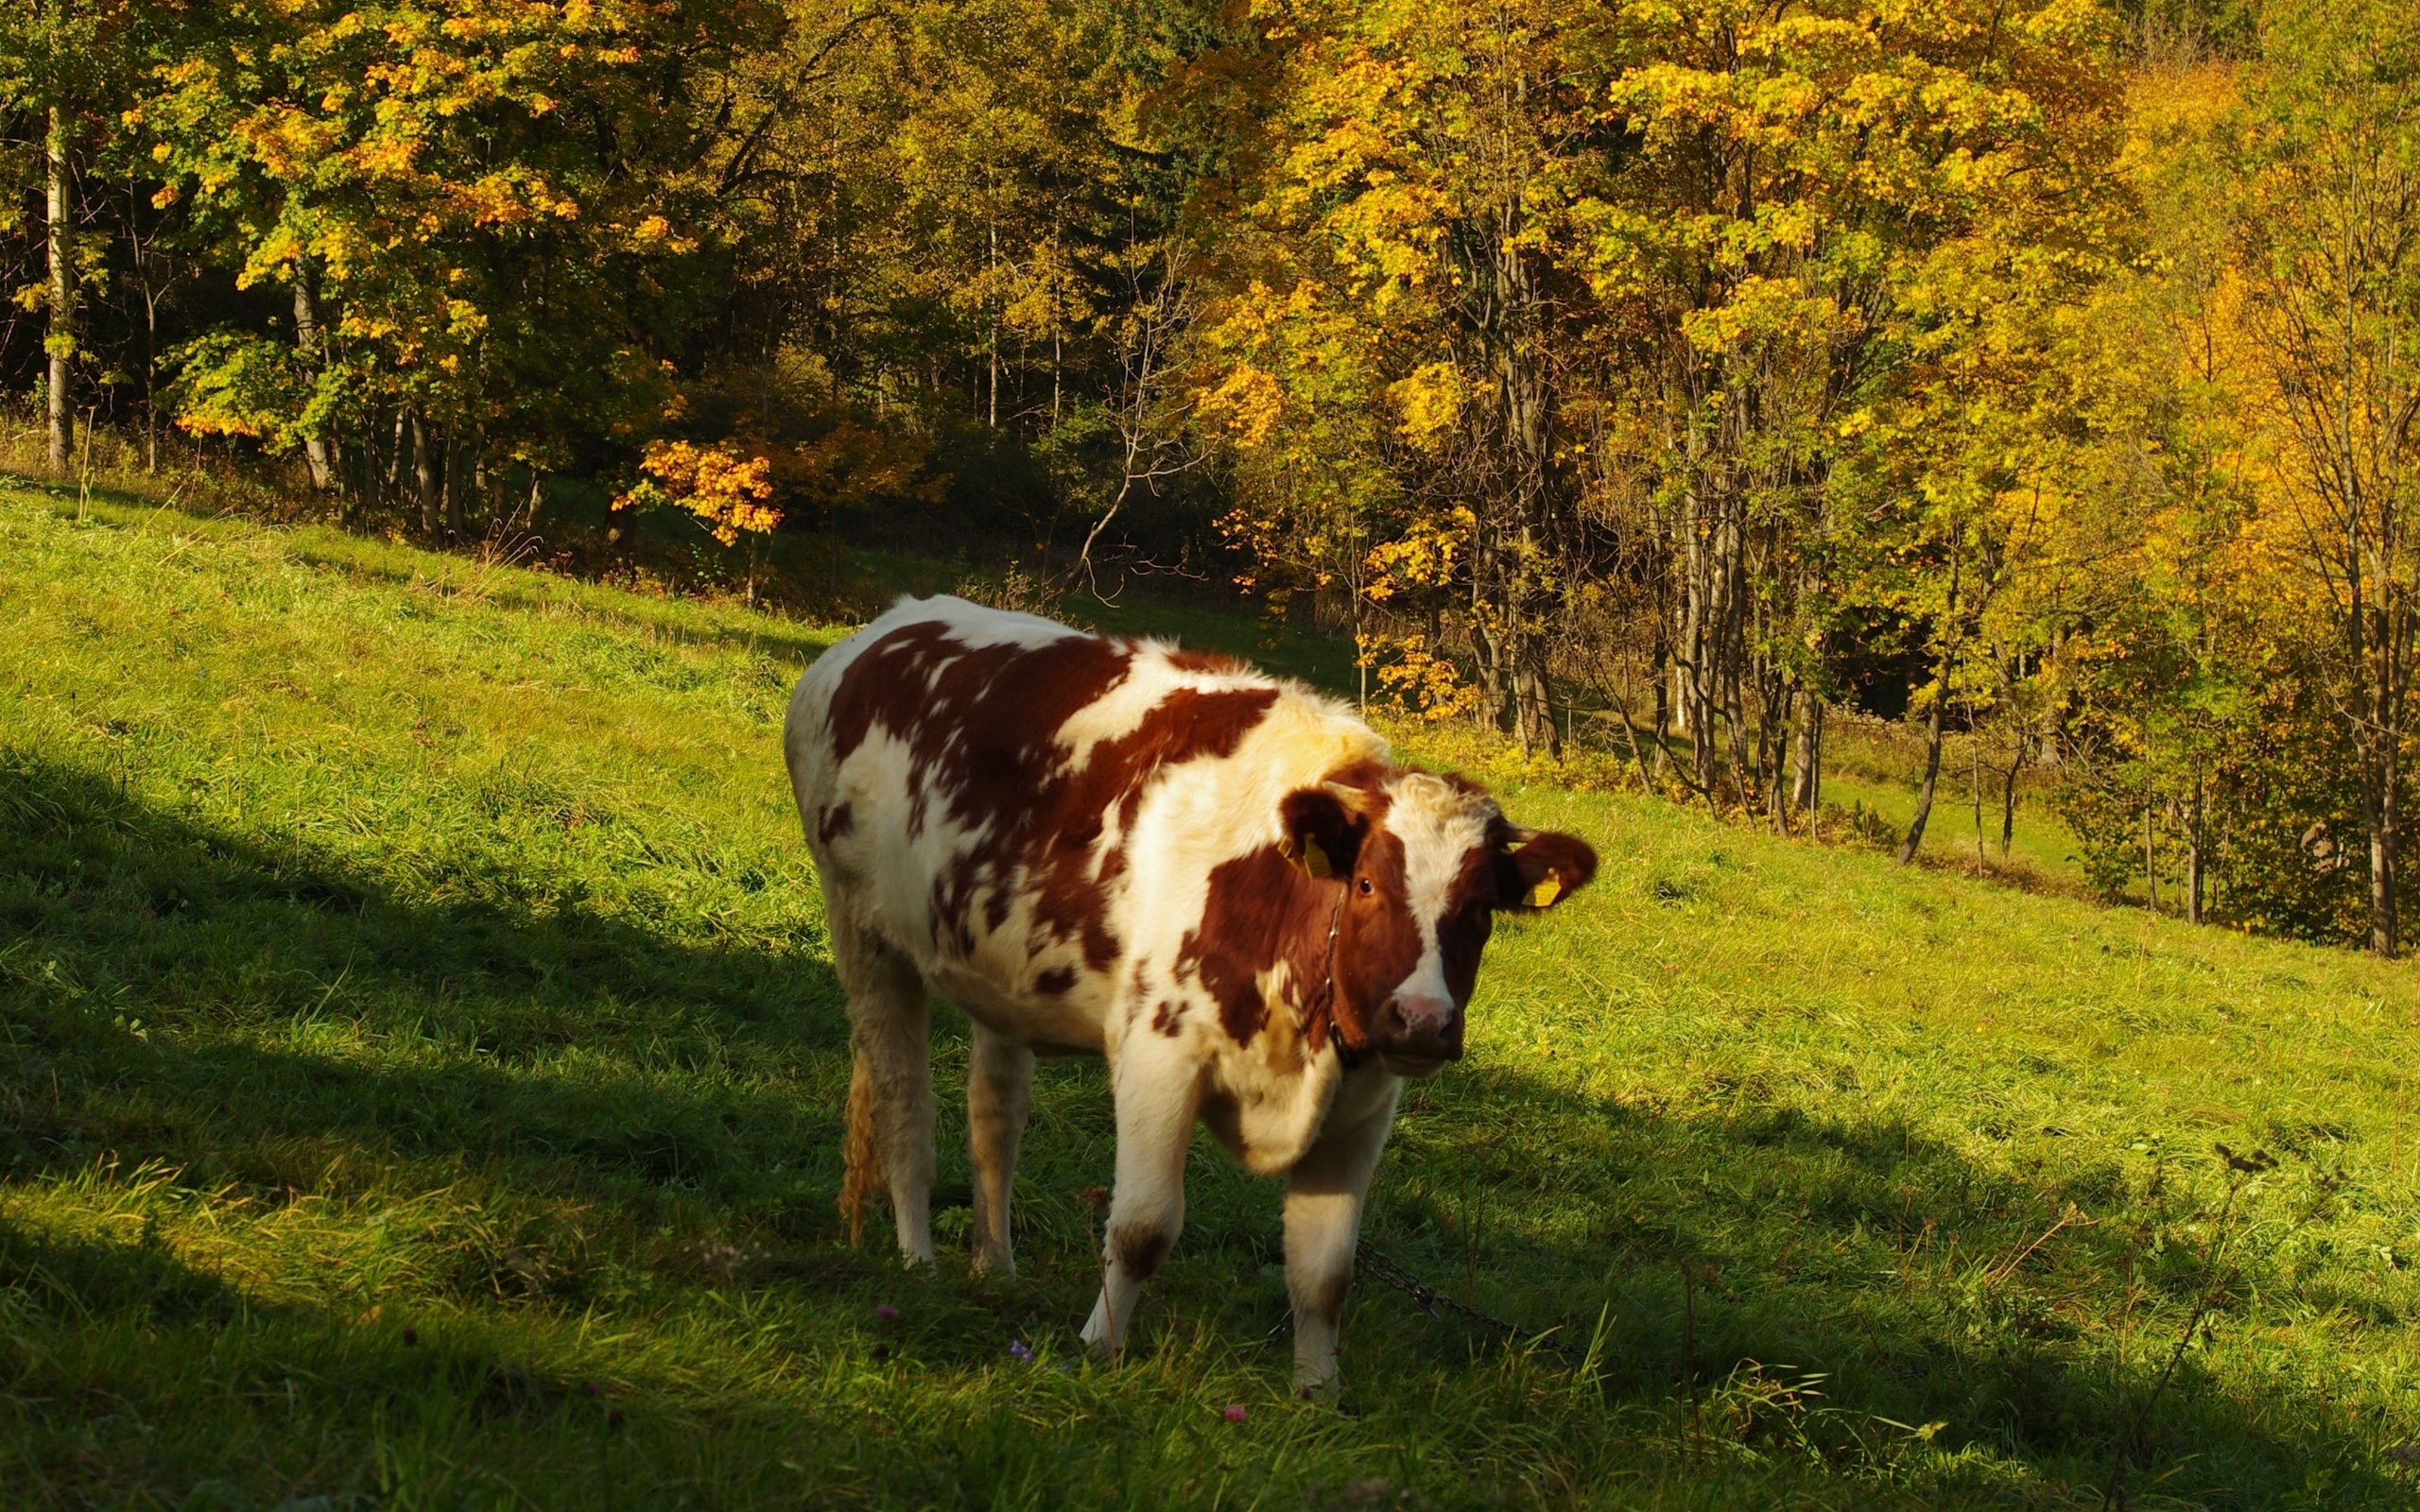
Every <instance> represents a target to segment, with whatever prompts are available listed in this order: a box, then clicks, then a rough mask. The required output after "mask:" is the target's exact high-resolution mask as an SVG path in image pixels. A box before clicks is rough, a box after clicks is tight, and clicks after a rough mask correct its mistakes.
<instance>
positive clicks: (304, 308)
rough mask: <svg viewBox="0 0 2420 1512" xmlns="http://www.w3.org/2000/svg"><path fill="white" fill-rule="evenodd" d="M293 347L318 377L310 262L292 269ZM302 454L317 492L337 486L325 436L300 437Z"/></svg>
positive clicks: (304, 366)
mask: <svg viewBox="0 0 2420 1512" xmlns="http://www.w3.org/2000/svg"><path fill="white" fill-rule="evenodd" d="M294 351H295V354H296V355H298V356H300V357H301V358H302V370H303V371H304V372H306V373H308V374H310V375H311V376H312V377H313V378H317V377H318V376H319V372H320V309H319V304H318V301H316V300H315V299H314V298H313V297H312V293H311V265H310V264H309V263H308V262H307V261H304V262H302V263H299V264H297V265H296V266H295V269H294ZM302 458H303V460H304V461H305V462H307V463H308V464H309V465H310V468H311V487H312V489H313V490H315V491H317V492H320V493H325V492H327V491H328V490H330V489H332V488H334V487H336V482H337V472H336V467H335V465H334V464H333V463H332V462H331V461H330V460H329V457H328V442H327V438H325V437H321V436H305V437H304V438H302Z"/></svg>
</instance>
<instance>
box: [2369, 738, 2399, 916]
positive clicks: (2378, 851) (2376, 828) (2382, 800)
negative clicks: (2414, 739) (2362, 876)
mask: <svg viewBox="0 0 2420 1512" xmlns="http://www.w3.org/2000/svg"><path fill="white" fill-rule="evenodd" d="M2378 744H2379V745H2381V746H2382V745H2384V742H2379V743H2378ZM2394 768H2395V761H2394V753H2393V752H2392V751H2387V750H2380V751H2374V752H2373V754H2372V756H2371V765H2370V771H2369V773H2368V774H2367V779H2368V780H2367V781H2366V782H2364V783H2363V784H2362V785H2363V786H2364V787H2365V788H2367V789H2368V791H2367V792H2365V793H2363V794H2362V805H2361V806H2362V807H2363V808H2364V809H2365V810H2367V812H2366V813H2365V814H2364V815H2363V816H2362V817H2363V818H2364V819H2366V820H2367V821H2368V827H2369V832H2370V949H2371V951H2372V952H2373V953H2375V954H2378V955H2382V956H2385V957H2387V958H2389V959H2392V958H2393V957H2394V954H2395V952H2396V951H2397V950H2398V949H2399V948H2400V947H2401V944H2402V942H2401V940H2400V939H2398V938H2397V937H2396V936H2397V934H2398V931H2397V928H2396V925H2397V922H2398V920H2397V919H2396V918H2395V912H2396V911H2395V902H2396V900H2395V889H2394V871H2395V860H2396V857H2395V843H2394V842H2395V833H2394V821H2395V808H2396V804H2395V800H2394V788H2395V776H2396V773H2395V769H2394Z"/></svg>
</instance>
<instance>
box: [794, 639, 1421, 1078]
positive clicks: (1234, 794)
mask: <svg viewBox="0 0 2420 1512" xmlns="http://www.w3.org/2000/svg"><path fill="white" fill-rule="evenodd" d="M784 744H785V751H786V755H787V760H788V764H789V769H790V778H791V782H792V785H793V788H794V790H795V792H796V794H797V797H798V801H799V811H800V816H801V818H802V821H803V822H804V825H805V828H806V832H807V839H808V843H809V845H810V847H811V849H812V850H813V851H814V855H815V860H816V866H817V869H818V871H819V873H820V874H821V877H822V880H823V886H824V892H825V898H826V902H827V906H828V909H829V911H830V914H831V918H832V922H833V927H834V928H835V929H836V930H842V929H849V930H856V931H859V932H861V933H862V934H863V935H865V936H867V937H869V938H872V939H874V940H878V941H880V942H881V943H882V944H883V945H884V946H886V947H887V948H889V949H891V950H894V951H896V952H898V953H899V954H902V955H904V956H906V957H908V959H909V960H911V961H912V962H913V963H914V964H915V966H916V967H917V969H918V970H919V971H920V972H921V973H922V974H923V975H924V976H925V980H926V981H927V982H929V983H930V984H931V985H932V986H933V987H934V988H936V989H938V990H940V991H942V993H943V994H944V995H946V996H948V997H950V998H951V999H952V1000H953V1001H955V1002H957V1003H958V1004H959V1005H960V1006H961V1007H963V1008H965V1009H966V1010H967V1011H968V1012H970V1013H973V1014H975V1015H977V1017H979V1018H981V1019H983V1020H984V1021H985V1022H989V1023H991V1024H992V1025H993V1026H994V1028H998V1029H1001V1030H1003V1031H1004V1032H1008V1033H1011V1034H1013V1035H1015V1036H1016V1037H1017V1038H1019V1039H1022V1040H1027V1041H1029V1042H1035V1043H1042V1044H1055V1045H1062V1046H1064V1047H1066V1048H1082V1049H1098V1048H1100V1047H1101V1044H1102V1040H1103V1034H1104V1028H1103V1026H1104V1024H1105V1022H1106V1021H1107V1019H1108V1016H1109V1015H1110V1013H1111V1011H1112V1009H1113V1005H1114V1004H1115V1001H1116V997H1117V988H1118V983H1119V981H1120V979H1121V974H1122V973H1125V972H1127V971H1129V970H1130V969H1131V967H1132V964H1133V963H1134V962H1135V961H1136V960H1137V959H1138V958H1139V957H1141V956H1142V955H1147V954H1151V953H1153V952H1158V953H1161V954H1166V953H1167V952H1170V951H1172V950H1173V949H1174V948H1175V943H1176V937H1177V936H1179V935H1181V934H1182V932H1183V930H1184V927H1185V926H1186V924H1187V923H1188V922H1189V920H1188V919H1187V917H1186V915H1187V910H1188V909H1191V910H1193V911H1194V913H1193V918H1195V919H1198V917H1199V916H1198V910H1199V898H1200V885H1201V877H1202V876H1204V875H1206V873H1207V871H1208V869H1209V868H1211V867H1213V866H1215V865H1216V864H1217V863H1218V862H1219V860H1221V859H1223V858H1224V857H1225V856H1227V855H1229V854H1232V853H1235V852H1236V851H1238V850H1240V849H1243V848H1245V847H1248V846H1251V845H1258V844H1263V843H1266V842H1267V841H1268V840H1269V839H1270V838H1271V834H1269V833H1262V832H1263V831H1270V830H1272V827H1273V826H1274V824H1275V822H1276V818H1275V816H1276V804H1277V800H1278V799H1279V798H1281V797H1282V795H1283V793H1284V792H1285V791H1286V790H1287V788H1288V786H1289V785H1299V784H1302V783H1305V782H1316V781H1318V779H1319V777H1320V775H1321V774H1322V772H1324V771H1326V770H1329V769H1331V768H1332V767H1334V766H1336V765H1340V764H1342V763H1343V762H1346V761H1350V760H1353V759H1356V758H1357V757H1363V756H1368V755H1371V754H1373V753H1374V752H1378V751H1382V750H1383V746H1382V745H1381V744H1380V743H1379V742H1378V741H1377V738H1376V737H1375V736H1374V735H1373V734H1372V733H1371V732H1370V731H1369V730H1368V729H1367V728H1366V727H1365V726H1363V725H1361V724H1360V722H1359V721H1357V720H1355V719H1352V718H1351V717H1350V716H1348V715H1345V714H1344V713H1342V712H1341V711H1340V710H1339V709H1338V708H1337V707H1336V706H1334V705H1332V704H1330V703H1329V702H1327V700H1325V699H1322V698H1319V697H1317V696H1313V695H1311V694H1309V693H1307V692H1305V690H1302V689H1300V688H1298V687H1295V686H1293V685H1291V684H1288V683H1285V682H1282V681H1280V680H1279V679H1272V678H1270V677H1267V676H1265V675H1262V674H1259V673H1256V672H1253V671H1251V670H1250V669H1247V668H1244V667H1242V666H1239V665H1237V664H1236V663H1233V662H1227V661H1225V660H1223V659H1220V658H1217V657H1209V656H1202V655H1199V654H1196V653H1190V652H1184V651H1179V650H1176V649H1173V648H1171V647H1168V646H1166V645H1162V644H1156V643H1153V642H1149V641H1139V642H1137V641H1123V640H1115V639H1110V638H1105V637H1101V636H1096V635H1091V634H1087V633H1085V632H1082V631H1079V630H1074V629H1071V628H1069V627H1064V626H1061V625H1057V624H1054V623H1052V622H1050V621H1048V620H1044V619H1039V618H1036V617H1034V616H1031V615H1025V614H1012V613H1008V612H1005V611H1002V610H991V609H986V608H983V607H981V606H978V605H974V604H969V603H966V602H964V601H962V600H959V599H954V598H934V599H927V600H908V601H903V602H901V603H900V604H898V605H897V606H895V607H894V608H893V609H892V610H890V612H888V613H886V614H884V615H883V616H882V617H881V618H880V619H877V620H876V621H874V622H873V624H872V625H869V626H868V627H866V628H865V629H863V630H861V631H859V632H858V633H857V634H856V635H854V636H851V637H850V638H849V639H848V640H846V641H844V642H842V643H841V644H839V645H838V646H836V647H834V648H833V649H832V650H831V651H829V652H827V653H825V655H824V656H823V657H822V658H821V659H820V660H819V661H818V662H816V663H815V664H814V666H812V667H811V668H809V669H808V671H807V673H806V675H805V676H804V678H802V679H800V682H799V686H798V690H797V693H796V694H795V696H793V697H792V699H791V703H790V711H789V718H788V724H787V730H786V733H785V742H784Z"/></svg>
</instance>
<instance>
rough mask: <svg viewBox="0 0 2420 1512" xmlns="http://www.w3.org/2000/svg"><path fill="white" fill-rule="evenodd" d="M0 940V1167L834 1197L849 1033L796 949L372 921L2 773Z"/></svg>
mask: <svg viewBox="0 0 2420 1512" xmlns="http://www.w3.org/2000/svg"><path fill="white" fill-rule="evenodd" d="M0 942H5V943H4V944H0V950H5V954H0V973H5V974H0V984H5V986H6V987H7V988H8V989H9V991H10V993H11V995H12V996H13V997H14V998H15V1000H16V1002H15V1004H14V1005H13V1010H14V1011H13V1012H12V1013H11V1015H10V1018H9V1022H8V1023H7V1024H6V1026H5V1032H0V1058H5V1059H6V1060H8V1061H10V1062H13V1064H11V1065H9V1066H8V1068H7V1070H8V1071H9V1073H12V1074H6V1075H0V1081H5V1082H7V1083H9V1084H12V1085H13V1086H14V1087H15V1088H16V1089H17V1090H18V1091H17V1095H16V1098H15V1101H16V1103H17V1105H18V1106H17V1107H16V1108H14V1110H13V1114H14V1116H12V1117H10V1118H9V1119H8V1120H7V1121H6V1122H5V1123H0V1167H7V1166H13V1167H14V1168H15V1169H16V1170H18V1171H19V1172H23V1171H25V1170H26V1169H27V1168H29V1167H31V1168H36V1169H47V1170H53V1171H57V1170H63V1169H71V1168H75V1167H78V1166H81V1165H85V1164H89V1163H90V1162H91V1161H92V1160H94V1159H95V1157H96V1156H97V1155H98V1154H99V1153H100V1152H102V1151H104V1150H109V1151H113V1152H114V1153H115V1157H116V1158H117V1159H118V1160H122V1161H126V1160H143V1159H148V1160H160V1161H163V1162H165V1163H167V1164H170V1165H174V1166H177V1167H179V1168H181V1169H184V1170H186V1171H187V1172H188V1173H189V1174H190V1175H191V1176H192V1177H194V1178H195V1179H199V1180H203V1181H223V1180H233V1181H236V1182H238V1183H240V1184H242V1185H243V1186H245V1187H247V1188H250V1189H257V1190H258V1191H259V1192H261V1193H264V1194H276V1193H279V1192H291V1191H292V1190H294V1189H296V1188H298V1187H300V1188H304V1189H308V1188H309V1187H310V1186H311V1184H312V1178H313V1175H314V1173H315V1172H316V1173H317V1174H318V1175H320V1176H324V1175H325V1174H326V1173H327V1172H328V1171H329V1170H332V1169H334V1168H336V1167H337V1166H340V1165H342V1164H343V1163H344V1162H345V1160H348V1159H350V1160H354V1161H355V1162H356V1163H358V1162H359V1161H360V1160H362V1159H363V1158H365V1157H366V1158H367V1160H368V1163H369V1165H370V1166H372V1167H374V1168H392V1167H396V1166H399V1165H403V1164H408V1163H409V1162H411V1161H414V1160H426V1159H428V1158H430V1157H434V1156H446V1157H451V1158H454V1159H455V1160H456V1164H457V1168H461V1167H464V1166H467V1167H473V1168H486V1169H492V1170H493V1171H495V1172H496V1173H497V1174H499V1175H500V1176H502V1177H505V1178H507V1179H509V1180H515V1181H521V1182H525V1183H527V1184H530V1185H533V1186H536V1187H539V1188H542V1189H547V1190H553V1191H558V1192H565V1193H572V1194H579V1193H586V1194H590V1195H595V1196H611V1197H614V1198H615V1199H617V1200H633V1199H643V1198H644V1196H645V1194H646V1192H647V1190H648V1189H649V1188H665V1187H672V1188H679V1189H681V1190H683V1191H684V1192H686V1193H689V1194H694V1195H696V1196H698V1197H700V1198H701V1199H714V1198H717V1197H719V1198H722V1199H726V1200H729V1199H736V1198H738V1197H740V1196H741V1195H743V1194H746V1195H748V1196H749V1197H751V1198H752V1199H755V1200H759V1201H761V1200H762V1199H763V1198H764V1196H765V1194H766V1191H767V1190H768V1189H767V1183H766V1181H765V1174H766V1172H767V1171H768V1170H769V1169H772V1168H777V1167H779V1168H790V1167H797V1168H802V1169H804V1170H805V1171H806V1172H809V1173H811V1178H812V1179H813V1180H815V1181H818V1182H820V1183H821V1184H822V1185H823V1186H824V1187H825V1188H826V1189H827V1190H828V1189H829V1187H831V1186H832V1185H836V1184H837V1180H838V1158H837V1143H836V1135H837V1127H836V1125H837V1119H836V1117H835V1114H836V1112H837V1108H838V1100H837V1087H838V1083H839V1078H840V1077H841V1076H843V1075H844V1074H845V1068H844V1067H843V1066H842V1065H841V1057H843V1056H844V1055H845V1049H846V1043H847V1029H846V1023H845V1018H844V1014H843V1011H842V1007H841V997H840V993H839V989H838V985H837V983H836V982H835V981H834V979H833V977H832V975H831V971H830V968H829V967H828V966H827V965H825V964H824V963H823V962H821V961H820V960H818V959H815V958H814V957H813V956H811V955H809V954H807V953H806V951H805V950H804V949H800V950H796V951H790V952H785V953H781V954H772V953H769V952H766V951H762V950H758V949H752V948H746V947H737V946H725V947H704V946H696V945H689V944H683V943H680V942H676V941H673V940H669V939H667V938H666V937H664V936H660V935H657V934H655V933H652V932H650V931H648V930H647V929H644V928H641V927H638V926H636V925H634V924H632V923H630V922H626V921H623V920H620V919H614V918H611V917H608V916H605V915H603V914H600V913H597V912H596V911H594V910H592V909H590V908H588V907H587V906H585V905H580V904H564V905H557V906H553V907H549V908H542V909H531V910H527V911H522V912H514V911H511V910H509V909H506V908H501V907H498V906H495V905H493V904H490V903H485V902H428V901H414V900H407V899H404V898H399V897H397V896H395V895H394V894H393V893H392V892H390V891H389V890H388V889H387V888H386V887H384V886H383V885H380V884H379V883H377V882H375V881H373V880H372V879H368V878H365V877H362V876H359V875H357V874H353V873H349V872H347V871H346V870H344V869H343V868H339V867H337V866H333V865H329V864H325V863H320V862H314V861H312V860H310V859H308V858H307V857H306V856H303V855H302V852H300V851H296V850H293V849H287V848H282V853H277V854H272V853H269V852H268V851H264V850H263V849H262V848H261V847H259V846H257V845H255V844H252V843H251V842H249V841H246V840H243V839H239V838H235V837H233V836H230V835H228V834H225V833H217V832H216V831H214V830H212V829H210V828H208V827H206V826H202V825H199V824H195V823H193V822H190V821H188V820H185V819H182V818H178V817H174V816H168V815H165V814H163V813H160V812H158V811H156V810H153V809H150V808H148V807H147V806H145V805H144V804H142V803H139V802H137V801H135V800H133V799H130V798H129V797H128V796H127V795H126V794H125V793H124V792H123V791H122V790H120V789H119V788H118V787H116V786H115V785H114V784H113V783H112V782H109V781H108V780H107V779H106V778H103V777H100V776H96V775H95V774H90V773H85V772H80V771H76V770H73V769H70V768H65V767H61V766H58V765H53V764H47V763H43V762H40V761H37V760H32V759H29V758H26V757H24V756H22V755H20V756H17V757H14V758H10V759H9V760H8V761H7V763H6V765H0ZM801 943H802V945H804V944H805V943H806V942H805V941H804V940H803V941H802V942H801ZM815 1206H819V1207H820V1206H821V1204H817V1205H815Z"/></svg>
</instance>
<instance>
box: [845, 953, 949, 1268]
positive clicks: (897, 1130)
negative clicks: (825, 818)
mask: <svg viewBox="0 0 2420 1512" xmlns="http://www.w3.org/2000/svg"><path fill="white" fill-rule="evenodd" d="M832 954H833V964H834V965H835V966H836V967H838V970H839V974H840V985H841V986H842V988H845V989H846V990H847V992H848V994H849V1047H850V1049H851V1051H852V1052H853V1053H854V1055H855V1059H856V1065H855V1067H854V1068H853V1070H852V1072H851V1075H850V1079H849V1128H848V1135H847V1140H846V1143H845V1144H844V1146H843V1150H844V1158H845V1160H846V1164H847V1167H848V1169H847V1172H846V1174H845V1176H844V1177H843V1178H842V1184H841V1189H840V1211H841V1214H842V1216H844V1217H846V1218H847V1219H848V1220H849V1226H850V1237H851V1238H852V1239H853V1240H854V1239H855V1238H856V1229H857V1225H858V1223H859V1222H860V1221H861V1219H862V1216H863V1213H864V1207H865V1198H866V1196H867V1195H868V1194H870V1193H872V1192H873V1190H875V1183H876V1181H877V1180H878V1181H879V1182H880V1183H881V1184H882V1187H883V1188H885V1189H887V1190H888V1192H889V1194H890V1212H891V1217H892V1219H893V1220H894V1221H895V1222H896V1223H897V1225H898V1229H899V1253H900V1255H901V1256H902V1257H903V1258H905V1259H906V1260H907V1262H908V1263H909V1264H911V1265H924V1264H930V1263H932V1259H933V1225H932V1196H933V1068H932V1035H931V1010H930V1008H929V1007H928V1006H927V1005H926V1000H925V983H924V978H922V977H921V976H919V975H918V974H917V972H916V968H915V966H914V965H913V964H912V963H910V962H909V961H908V959H907V957H905V956H903V955H901V954H899V953H898V952H896V951H894V950H892V949H890V947H889V946H887V945H885V944H883V943H882V942H881V941H880V940H877V939H873V938H871V937H869V936H865V935H863V934H861V933H858V932H856V931H854V930H835V931H833V936H832Z"/></svg>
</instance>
